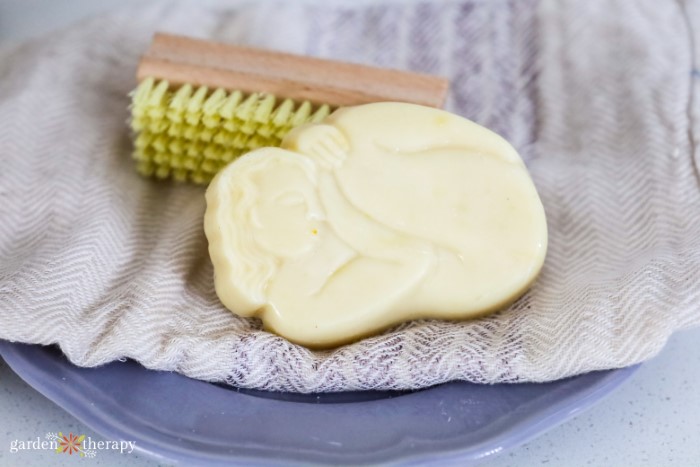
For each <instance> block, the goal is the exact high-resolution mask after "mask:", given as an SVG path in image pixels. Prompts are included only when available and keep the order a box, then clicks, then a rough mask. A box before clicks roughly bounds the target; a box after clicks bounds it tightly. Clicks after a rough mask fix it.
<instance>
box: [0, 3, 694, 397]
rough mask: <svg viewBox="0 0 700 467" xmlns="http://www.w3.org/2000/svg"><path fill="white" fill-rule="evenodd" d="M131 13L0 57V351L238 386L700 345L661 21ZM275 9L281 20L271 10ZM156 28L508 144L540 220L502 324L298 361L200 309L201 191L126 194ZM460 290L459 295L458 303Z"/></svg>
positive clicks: (683, 60)
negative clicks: (528, 271)
mask: <svg viewBox="0 0 700 467" xmlns="http://www.w3.org/2000/svg"><path fill="white" fill-rule="evenodd" d="M291 3H292V2H285V3H280V4H278V5H272V6H269V5H257V6H252V7H248V8H245V9H241V10H237V11H235V12H233V11H232V12H225V11H224V12H221V11H218V12H211V11H207V10H203V9H201V8H200V9H197V7H196V6H194V5H193V3H191V4H188V5H185V6H183V5H178V6H172V5H171V4H168V5H163V4H156V5H155V6H152V5H149V6H148V7H143V8H141V9H140V10H137V11H125V12H123V13H121V14H118V15H116V16H112V17H109V18H104V19H97V20H93V21H90V22H87V23H85V24H82V25H80V26H79V27H76V28H74V29H71V30H67V31H63V32H60V33H56V34H53V35H51V36H50V37H47V38H44V39H41V40H36V41H33V42H30V43H26V44H24V45H22V46H20V47H18V48H15V49H13V50H10V51H7V52H5V53H3V55H2V60H1V61H0V158H1V159H0V160H1V162H2V167H1V168H0V338H3V339H9V340H12V341H19V342H29V343H40V344H52V343H57V344H59V345H60V347H61V349H62V350H63V351H64V352H65V354H66V355H67V356H68V358H69V359H70V360H71V361H72V362H74V363H76V364H78V365H84V366H94V365H100V364H103V363H106V362H109V361H112V360H115V359H121V358H133V359H136V360H138V361H139V362H141V363H142V364H143V365H145V366H147V367H149V368H155V369H160V370H174V371H178V372H181V373H183V374H185V375H188V376H191V377H194V378H200V379H205V380H211V381H225V382H228V383H231V384H235V385H238V386H242V387H255V388H264V389H274V390H288V391H302V392H308V391H339V390H352V389H399V388H400V389H408V388H419V387H425V386H429V385H432V384H436V383H440V382H443V381H448V380H453V379H463V380H469V381H474V382H481V383H496V382H521V381H548V380H554V379H558V378H562V377H566V376H570V375H575V374H578V373H582V372H587V371H591V370H598V369H604V368H615V367H622V366H626V365H630V364H633V363H637V362H640V361H643V360H645V359H648V358H650V357H652V356H653V355H655V354H656V353H657V352H658V351H659V350H660V349H661V348H662V346H663V345H664V343H665V341H666V339H667V338H668V336H669V335H670V333H672V332H673V331H676V330H679V329H683V328H686V327H689V326H692V325H698V324H700V174H699V173H698V166H699V165H700V162H699V161H698V157H700V156H699V155H698V153H697V150H696V148H695V146H694V142H695V140H696V138H697V136H696V134H697V131H700V127H699V126H698V125H699V124H698V118H697V115H698V112H699V111H700V107H699V104H698V101H697V99H694V98H693V94H694V92H693V87H695V88H697V87H698V81H700V80H699V79H698V75H699V73H698V70H697V69H696V68H694V65H693V57H692V50H693V49H692V46H691V37H692V34H691V31H690V27H691V23H692V22H691V21H688V20H687V18H688V14H687V12H686V11H684V8H690V9H692V8H695V9H696V10H697V5H688V6H687V7H684V5H683V3H682V2H678V3H677V2H659V1H658V0H639V1H635V2H625V1H619V2H608V1H602V0H601V1H590V2H580V1H575V0H566V1H556V2H555V1H554V0H541V1H537V0H522V1H520V0H511V1H505V0H495V1H488V2H486V1H481V0H463V1H439V2H438V1H435V2H432V3H415V2H410V3H405V4H403V3H396V2H393V3H389V4H382V5H380V6H371V5H370V6H367V5H366V4H363V5H352V4H351V3H350V2H346V3H345V6H339V5H338V4H337V3H336V2H333V3H331V4H330V5H329V4H325V5H320V2H318V4H317V5H316V6H314V5H313V4H311V5H308V4H307V5H306V6H303V5H301V4H298V3H296V2H294V4H291ZM290 4H291V5H290ZM154 30H168V31H173V32H180V33H185V34H189V35H198V36H200V37H212V38H217V39H222V40H229V41H232V42H238V43H246V44H250V45H254V46H263V47H270V48H277V49H283V50H287V51H292V52H299V53H306V54H310V55H316V56H321V57H332V58H336V59H345V60H350V61H358V62H364V63H370V64H379V65H383V66H389V67H397V68H405V69H414V70H420V71H425V72H432V73H438V74H443V75H446V76H448V77H450V79H451V81H452V89H451V96H450V99H449V102H448V108H449V109H450V110H452V111H454V112H457V113H459V114H461V115H464V116H466V117H468V118H471V119H473V120H475V121H477V122H479V123H481V124H484V125H486V126H488V127H490V128H492V129H494V130H495V131H497V132H499V133H501V134H502V135H503V136H505V137H506V138H508V139H509V140H510V141H511V142H512V143H513V144H514V145H515V147H516V148H517V149H518V150H519V151H520V152H521V154H522V155H523V156H524V158H525V159H526V162H527V164H528V166H529V168H530V170H531V172H532V175H533V178H534V180H535V183H536V185H537V187H538V189H539V191H540V194H541V197H542V200H543V203H544V205H545V209H546V211H547V215H548V221H549V232H550V247H549V248H550V249H549V254H548V257H547V261H546V264H545V267H544V270H543V273H542V275H541V277H540V278H539V280H538V282H537V283H536V284H535V286H534V287H533V288H532V290H531V291H530V292H529V293H528V294H527V295H526V296H525V297H523V298H522V299H521V300H519V301H518V302H517V303H516V304H515V305H513V306H512V307H510V308H509V309H508V310H505V311H503V312H500V313H498V314H495V315H492V316H490V317H487V318H484V319H480V320H476V321H469V322H461V323H449V322H440V321H418V322H412V323H407V324H404V325H402V326H399V327H397V328H394V329H392V330H389V331H387V332H385V333H384V334H382V335H380V336H377V337H374V338H370V339H366V340H363V341H361V342H358V343H356V344H353V345H348V346H345V347H341V348H339V349H337V350H333V351H326V352H312V351H309V350H307V349H305V348H303V347H299V346H296V345H293V344H290V343H289V342H287V341H285V340H284V339H282V338H279V337H277V336H274V335H272V334H268V333H266V332H263V331H261V329H260V323H259V322H258V321H256V320H249V319H242V318H238V317H236V316H234V315H232V314H231V313H229V312H228V311H226V310H225V309H224V308H223V307H222V306H221V305H220V303H219V301H218V300H217V297H216V295H215V292H214V286H213V281H212V266H211V263H210V261H209V259H208V255H207V244H206V239H205V237H204V235H203V231H202V217H203V213H204V208H205V205H204V191H203V188H201V187H193V186H185V185H181V184H176V183H170V182H156V181H153V180H150V179H144V178H141V177H139V176H138V175H137V174H136V172H135V170H134V167H133V163H132V161H131V159H130V153H131V143H130V139H129V138H130V135H129V132H128V129H127V125H126V122H125V120H126V118H127V115H128V112H127V105H128V97H127V93H128V92H129V90H130V89H132V88H133V87H134V86H135V82H134V78H133V76H134V70H135V66H136V62H137V56H138V54H139V53H140V52H141V51H143V50H145V48H146V45H147V43H148V41H149V39H150V34H151V33H152V32H153V31H154ZM465 286H468V285H465Z"/></svg>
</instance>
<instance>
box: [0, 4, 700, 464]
mask: <svg viewBox="0 0 700 467" xmlns="http://www.w3.org/2000/svg"><path fill="white" fill-rule="evenodd" d="M126 3H132V4H133V3H136V0H126ZM119 4H121V5H123V4H124V1H122V2H114V1H110V0H63V1H56V0H24V1H19V0H0V43H1V42H3V41H8V40H17V39H24V38H27V37H31V36H35V35H38V34H41V33H43V32H45V31H48V30H50V29H52V28H55V27H60V26H64V25H67V24H70V23H71V22H73V21H75V20H76V19H79V18H80V17H82V16H85V15H88V14H94V13H98V12H101V11H104V10H107V9H110V8H112V7H114V6H117V5H119ZM39 12H41V14H39ZM699 387H700V329H694V330H690V331H685V332H682V333H679V334H677V335H675V336H673V337H672V338H671V340H670V341H669V343H668V345H667V346H666V348H665V349H664V350H663V352H662V353H661V354H660V355H659V356H658V357H657V358H655V359H653V360H651V361H649V362H647V363H645V364H644V365H642V367H641V368H640V369H639V371H637V373H636V374H635V375H634V376H633V377H632V378H631V379H630V380H629V381H628V382H626V383H625V384H624V385H623V386H622V387H621V388H619V389H618V390H616V391H615V392H614V393H613V394H612V395H610V396H609V397H608V398H606V399H605V400H603V401H602V402H600V403H599V404H598V405H596V406H595V407H593V408H592V409H591V410H589V411H588V412H585V413H583V414H581V415H579V416H578V417H576V418H574V419H572V420H570V421H568V422H566V423H564V424H563V425H561V426H559V427H557V428H554V429H552V430H550V431H549V432H547V433H545V434H544V435H542V436H540V437H538V438H536V439H534V440H532V441H531V442H529V443H527V444H525V445H523V446H520V447H519V448H516V449H515V450H513V451H511V452H506V453H501V454H500V455H499V456H498V457H495V458H493V459H487V460H486V462H484V463H483V464H482V465H483V466H485V467H506V466H509V467H517V466H534V465H553V466H564V465H565V466H569V467H577V466H603V465H604V466H606V467H617V466H620V467H622V466H625V467H626V466H631V465H634V466H638V467H644V466H653V467H659V466H671V465H673V466H700V389H698V388H699ZM0 421H2V425H3V426H2V429H0V467H1V466H16V465H26V466H34V465H46V466H53V465H63V464H62V461H63V460H64V457H63V456H56V454H55V453H53V452H51V451H19V452H17V453H14V454H12V453H10V452H9V447H10V443H11V442H12V441H13V440H31V439H36V438H37V437H42V438H43V436H44V435H45V434H46V433H47V432H57V431H62V432H64V433H66V432H73V433H81V434H86V435H88V436H91V437H92V439H93V440H101V439H103V438H102V437H101V436H99V435H98V434H96V433H95V432H94V431H93V430H91V429H90V428H89V427H87V426H85V425H83V424H82V423H80V422H79V421H77V420H76V419H75V418H73V417H72V416H71V415H70V414H68V413H66V412H65V411H63V410H62V409H61V408H59V407H58V406H56V405H55V404H53V403H52V402H51V401H49V400H48V399H46V398H45V397H43V396H42V395H41V394H39V393H38V392H36V391H35V390H34V389H32V388H31V387H29V386H28V385H27V384H26V383H24V382H23V381H22V380H21V379H20V378H19V377H17V376H16V375H15V374H14V373H13V372H12V371H11V370H10V369H9V368H8V367H7V365H6V364H5V363H4V362H2V361H0ZM76 461H77V460H76ZM81 461H86V462H89V463H90V465H94V466H110V467H118V466H134V467H135V466H155V465H164V464H160V463H158V462H156V461H153V460H151V459H149V458H147V457H145V456H143V455H140V454H136V453H132V454H119V453H118V452H113V451H100V453H99V456H97V457H95V458H93V459H82V460H81ZM165 465H167V464H165Z"/></svg>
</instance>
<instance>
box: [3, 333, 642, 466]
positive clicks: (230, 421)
mask: <svg viewBox="0 0 700 467" xmlns="http://www.w3.org/2000/svg"><path fill="white" fill-rule="evenodd" d="M0 355H2V357H3V358H4V359H5V361H6V362H7V364H8V365H9V366H10V367H11V368H12V369H13V370H14V371H15V372H16V373H17V374H18V375H19V376H20V377H21V378H22V379H24V380H25V381H26V382H27V383H29V384H30V385H31V386H32V387H34V388H35V389H36V390H37V391H39V392H40V393H42V394H43V395H45V396H46V397H48V398H49V399H51V400H52V401H54V402H55V403H56V404H58V405H59V406H61V407H63V408H64V409H65V410H67V411H68V412H69V413H71V414H72V415H73V416H75V417H76V418H77V419H79V420H80V421H82V422H83V423H85V424H86V425H88V426H90V427H91V428H93V429H94V430H95V431H96V432H98V433H100V434H102V435H103V436H105V437H106V438H108V439H122V440H135V441H136V446H137V449H138V450H140V451H141V452H144V453H146V454H150V455H153V456H155V457H157V458H159V459H161V460H167V461H170V462H176V463H182V464H185V465H190V464H196V465H259V464H263V463H264V464H284V465H290V464H294V463H303V464H306V465H308V464H309V463H310V462H322V463H342V464H361V463H377V462H387V463H392V464H401V465H406V464H416V463H425V462H429V461H435V460H441V461H455V462H456V461H459V462H460V465H474V464H477V463H478V462H479V461H480V460H483V459H484V458H486V457H489V456H492V455H495V454H497V453H501V452H504V451H507V450H509V449H512V448H514V447H515V446H518V445H520V444H522V443H524V442H525V441H528V440H530V439H532V438H534V437H535V436H537V435H539V434H541V433H543V432H544V431H546V430H548V429H550V428H552V427H554V426H556V425H558V424H560V423H562V422H563V421H565V420H567V419H569V418H571V417H573V416H574V415H577V414H578V413H580V412H581V411H582V410H584V409H586V408H588V407H591V406H592V405H593V404H594V403H596V402H597V401H599V400H600V399H601V398H602V397H603V396H605V395H606V394H608V393H610V391H612V390H613V389H614V388H616V387H617V386H619V385H620V384H621V383H622V382H624V381H625V380H626V379H627V378H629V377H630V376H631V375H632V374H633V373H634V371H635V370H636V369H637V366H634V367H630V368H623V369H620V370H611V371H601V372H593V373H588V374H585V375H581V376H577V377H574V378H568V379H564V380H561V381H556V382H552V383H545V384H510V385H507V384H498V385H491V386H485V385H478V384H470V383H465V382H452V383H447V384H442V385H439V386H435V387H432V388H429V389H424V390H421V391H414V392H397V391H386V392H380V391H372V392H347V393H336V394H289V393H270V392H261V391H251V390H243V389H235V388H230V387H225V386H218V385H215V384H210V383H206V382H203V381H197V380H194V379H189V378H187V377H184V376H182V375H179V374H176V373H169V372H159V371H152V370H147V369H145V368H144V367H142V366H140V365H139V364H137V363H135V362H133V361H127V362H114V363H110V364H108V365H105V366H102V367H99V368H79V367H76V366H74V365H73V364H71V363H70V362H68V360H66V358H65V357H64V356H63V355H62V353H61V352H60V351H59V350H57V349H56V348H55V347H41V346H36V345H25V344H13V343H10V342H6V341H1V340H0Z"/></svg>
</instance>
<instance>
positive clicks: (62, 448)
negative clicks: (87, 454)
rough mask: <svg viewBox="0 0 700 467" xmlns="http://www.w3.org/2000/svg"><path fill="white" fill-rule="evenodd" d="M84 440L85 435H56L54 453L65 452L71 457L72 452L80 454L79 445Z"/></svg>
mask: <svg viewBox="0 0 700 467" xmlns="http://www.w3.org/2000/svg"><path fill="white" fill-rule="evenodd" d="M84 439H85V435H80V436H75V435H74V434H73V433H68V436H64V435H63V433H58V448H56V452H66V453H68V455H73V453H74V452H80V453H81V454H82V447H81V444H82V442H83V440H84Z"/></svg>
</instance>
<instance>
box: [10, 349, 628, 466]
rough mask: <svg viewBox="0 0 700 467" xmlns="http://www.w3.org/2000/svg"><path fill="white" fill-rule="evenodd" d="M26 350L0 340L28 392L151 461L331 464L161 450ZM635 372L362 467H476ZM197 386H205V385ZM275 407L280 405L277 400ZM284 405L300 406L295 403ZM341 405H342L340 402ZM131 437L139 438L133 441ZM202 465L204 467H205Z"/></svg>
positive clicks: (624, 371)
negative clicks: (443, 443) (461, 439)
mask: <svg viewBox="0 0 700 467" xmlns="http://www.w3.org/2000/svg"><path fill="white" fill-rule="evenodd" d="M28 347H45V346H41V345H39V344H23V343H14V342H10V341H5V340H2V339H0V356H1V357H2V358H3V359H4V360H5V362H6V363H7V365H8V366H9V367H10V369H12V371H13V372H15V373H16V374H17V375H18V376H19V377H20V378H21V379H22V380H24V381H25V382H26V383H27V384H28V385H29V386H31V387H32V388H33V389H34V390H36V391H38V392H39V393H41V394H42V395H44V396H45V397H47V398H48V399H49V400H51V401H52V402H53V403H55V404H56V405H58V406H59V407H61V409H63V410H65V411H66V412H68V413H69V414H70V415H71V416H73V417H75V418H76V419H78V420H79V421H80V422H81V423H83V424H85V425H86V426H88V427H90V428H91V429H93V430H94V431H95V432H96V433H98V434H100V435H102V436H104V437H105V438H107V439H135V440H137V441H138V442H137V444H136V449H135V450H136V451H138V452H139V453H142V454H145V455H146V456H149V457H150V458H153V459H155V460H158V461H166V462H170V463H176V464H185V465H189V464H190V463H192V462H194V463H196V464H197V465H263V464H264V465H309V463H324V462H328V461H329V460H330V459H318V458H316V459H313V460H311V459H304V460H302V459H279V458H275V457H264V458H263V457H260V456H250V455H248V454H242V455H241V454H236V455H231V456H223V455H220V454H215V453H202V452H199V451H195V450H193V449H187V448H183V447H179V448H178V446H176V445H173V444H164V443H163V442H162V441H159V440H157V439H156V438H154V437H153V436H152V435H151V436H148V435H149V433H148V432H146V433H144V432H139V431H138V430H137V431H133V430H134V429H133V428H132V429H131V430H132V431H130V427H129V426H123V425H122V424H120V423H118V422H116V421H115V420H114V419H110V417H108V416H106V415H107V414H106V412H105V411H103V410H100V409H99V408H98V407H99V404H94V405H90V404H85V403H84V402H82V401H80V400H77V399H78V398H76V397H71V396H70V395H69V394H67V393H65V392H62V391H60V390H58V389H57V387H54V386H56V385H55V384H54V385H52V384H51V383H52V382H56V381H55V380H52V379H51V378H49V379H48V380H47V379H46V378H45V377H46V376H47V373H48V372H46V371H43V370H42V369H40V368H39V367H38V366H37V365H36V364H34V363H33V362H32V360H30V359H28V358H27V356H26V355H25V354H24V350H25V349H26V348H28ZM63 360H64V362H65V364H67V365H69V366H71V367H73V369H78V370H80V369H82V368H80V367H78V366H76V365H74V364H72V363H70V362H69V361H68V360H67V359H66V358H65V356H63ZM639 366H640V364H637V365H633V366H630V367H625V368H620V369H612V370H604V371H605V372H607V374H604V375H602V377H601V378H600V380H599V381H597V382H596V383H595V384H593V385H592V386H589V387H586V388H585V389H584V390H582V391H581V392H580V393H579V392H577V393H575V394H574V395H567V396H566V397H564V398H563V399H561V400H558V401H556V403H553V404H552V405H551V406H548V407H547V408H545V409H543V410H542V411H540V412H537V413H536V414H530V415H528V416H527V417H523V418H521V419H520V420H518V421H517V422H516V423H514V424H513V425H511V426H509V427H508V428H507V429H505V430H502V431H500V432H499V433H498V434H496V435H493V436H490V437H489V438H488V439H487V440H485V441H482V442H479V443H476V444H470V445H468V446H466V447H464V446H462V447H460V446H458V445H455V444H458V443H456V442H455V441H458V440H451V441H452V443H451V444H452V445H451V446H449V447H447V448H439V449H432V450H428V451H426V452H421V453H410V454H409V455H406V456H403V457H398V458H397V457H395V456H392V457H383V456H381V455H378V456H377V458H376V459H374V460H371V461H367V462H364V463H368V462H371V463H381V464H383V465H407V464H424V463H427V462H431V461H432V462H435V461H440V462H457V461H460V462H462V463H464V462H473V463H480V462H482V461H484V460H486V459H487V458H490V457H491V456H494V455H496V454H499V455H500V454H502V453H504V452H508V451H510V450H512V449H514V448H516V447H518V446H520V445H522V444H524V443H526V442H528V441H530V440H531V439H534V438H536V437H537V436H539V435H541V434H543V433H544V432H546V431H549V430H551V429H553V428H555V427H556V426H558V425H560V424H562V423H564V422H566V421H568V420H569V419H571V418H573V417H574V416H577V415H579V414H580V413H582V412H584V411H586V410H588V409H590V408H591V407H592V406H594V405H595V404H596V403H598V402H600V401H601V400H602V399H603V398H604V397H605V396H607V395H609V394H610V393H611V392H613V391H614V390H615V389H616V388H618V387H619V386H621V385H622V384H623V383H625V382H626V381H627V380H628V379H629V378H630V377H631V376H632V375H633V374H634V373H635V372H636V371H637V369H638V368H639ZM141 369H142V370H143V371H146V372H154V373H155V372H156V371H155V370H149V369H147V368H145V367H141ZM48 376H51V375H48ZM179 376H182V375H179ZM183 377H184V376H183ZM574 378H575V377H574ZM195 381H198V380H195ZM201 382H202V383H204V384H208V383H206V382H204V381H201ZM514 384H517V383H514ZM431 389H433V388H426V389H425V390H424V391H430V390H431ZM221 390H222V391H230V390H229V389H226V388H221ZM420 392H423V391H420ZM420 392H418V393H414V395H417V394H420ZM234 393H235V392H234ZM249 397H255V396H249ZM401 397H403V396H399V397H398V398H401ZM395 399H396V398H395ZM271 400H274V399H271ZM274 401H275V402H283V401H278V400H274ZM370 402H377V401H370ZM288 403H291V404H298V403H299V402H288ZM339 403H341V404H342V403H343V402H339ZM151 432H153V433H155V432H154V431H153V430H151ZM134 434H137V435H138V436H136V437H134ZM143 436H146V438H143ZM405 442H407V440H406V437H403V438H402V439H401V440H399V441H398V442H397V444H401V443H405ZM203 462H205V463H206V464H203ZM353 463H354V462H353Z"/></svg>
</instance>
